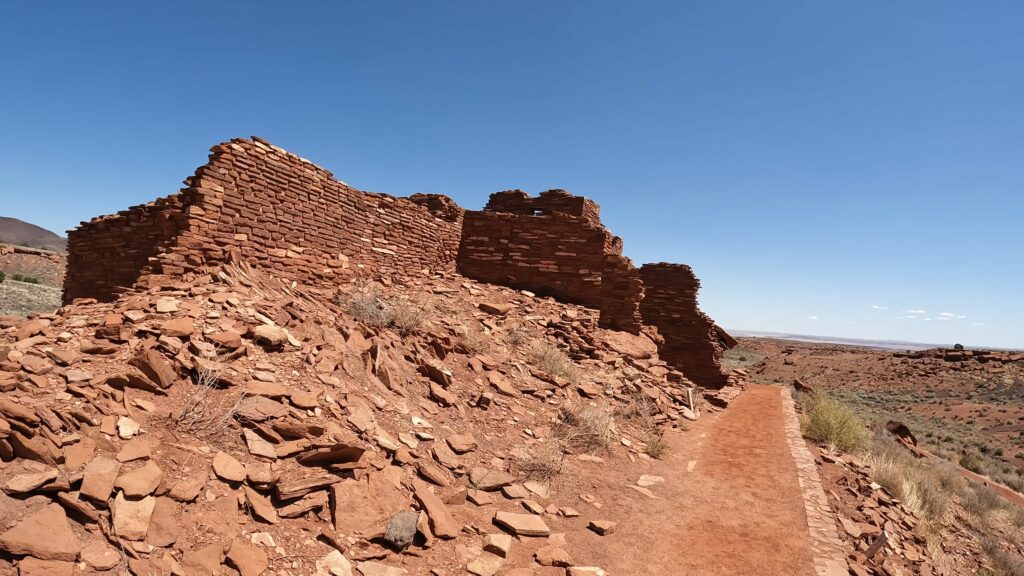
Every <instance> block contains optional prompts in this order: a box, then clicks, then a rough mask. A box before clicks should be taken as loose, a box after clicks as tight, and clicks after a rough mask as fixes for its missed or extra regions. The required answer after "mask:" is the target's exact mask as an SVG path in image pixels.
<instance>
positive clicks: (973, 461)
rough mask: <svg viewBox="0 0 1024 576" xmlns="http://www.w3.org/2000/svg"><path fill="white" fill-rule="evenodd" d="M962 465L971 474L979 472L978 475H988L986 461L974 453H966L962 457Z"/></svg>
mask: <svg viewBox="0 0 1024 576" xmlns="http://www.w3.org/2000/svg"><path fill="white" fill-rule="evenodd" d="M960 465H961V466H963V467H964V468H967V469H968V470H970V471H971V472H977V473H978V474H983V475H984V474H987V471H988V469H987V467H986V466H985V461H984V460H982V458H981V456H979V455H978V454H976V453H974V452H964V453H963V454H962V455H961V456H960Z"/></svg>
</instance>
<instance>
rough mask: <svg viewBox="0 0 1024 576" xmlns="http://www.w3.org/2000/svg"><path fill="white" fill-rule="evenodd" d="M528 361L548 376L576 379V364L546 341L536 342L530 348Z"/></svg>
mask: <svg viewBox="0 0 1024 576" xmlns="http://www.w3.org/2000/svg"><path fill="white" fill-rule="evenodd" d="M530 361H531V362H532V363H533V365H534V366H535V367H536V368H537V369H538V370H540V371H541V372H543V373H545V374H547V375H548V376H555V377H558V378H565V379H566V380H569V381H573V380H575V379H576V365H575V364H573V363H572V360H570V359H569V357H568V356H566V354H565V352H562V351H561V350H559V349H558V347H556V346H554V345H552V344H548V343H546V342H537V343H536V344H534V345H533V347H532V348H530Z"/></svg>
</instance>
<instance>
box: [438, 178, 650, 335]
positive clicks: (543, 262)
mask: <svg viewBox="0 0 1024 576" xmlns="http://www.w3.org/2000/svg"><path fill="white" fill-rule="evenodd" d="M506 210H507V211H506ZM598 214H599V212H598V208H597V205H596V204H594V203H593V202H592V201H591V200H588V199H585V198H581V197H578V196H570V195H569V194H568V193H567V192H564V191H561V190H552V191H548V192H545V193H543V194H541V195H540V197H538V198H532V197H530V196H528V195H526V194H525V193H523V192H520V191H518V190H516V191H509V192H498V193H496V194H492V195H491V199H490V201H489V202H488V203H487V207H486V208H485V209H484V210H483V211H467V212H466V213H465V216H464V219H463V223H462V243H461V245H460V246H459V256H458V271H459V273H460V274H462V275H464V276H467V277H469V278H473V279H475V280H480V281H481V282H488V283H491V284H501V285H503V286H511V287H513V288H519V289H525V290H530V291H531V292H534V293H536V294H538V295H540V296H552V297H554V298H556V299H559V300H562V301H565V302H574V303H577V304H582V305H584V306H588V307H591V308H597V309H599V310H600V311H601V324H602V325H603V326H606V327H609V328H615V329H619V330H626V331H629V332H634V333H636V332H639V330H640V314H639V302H640V298H642V295H643V288H642V284H641V282H640V279H639V275H638V274H636V272H635V269H634V268H633V265H632V263H630V261H629V259H628V258H626V257H624V256H622V241H621V239H619V238H617V237H615V236H613V235H612V234H611V232H609V231H608V230H607V229H606V228H605V227H604V226H602V225H601V223H600V220H599V218H598Z"/></svg>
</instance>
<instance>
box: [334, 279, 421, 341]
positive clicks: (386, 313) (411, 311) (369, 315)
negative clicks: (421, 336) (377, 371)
mask: <svg viewBox="0 0 1024 576" xmlns="http://www.w3.org/2000/svg"><path fill="white" fill-rule="evenodd" d="M343 304H344V307H345V311H346V312H348V314H349V315H350V316H352V317H353V318H355V319H356V320H359V321H360V322H363V323H364V324H368V325H370V326H376V327H378V328H386V327H393V328H395V329H397V330H399V331H401V332H412V331H413V330H416V329H417V328H419V327H420V326H422V325H423V323H424V322H425V321H426V320H427V318H428V317H429V315H430V313H429V310H428V309H427V307H425V306H422V305H420V304H417V303H416V302H413V301H412V300H409V299H408V298H387V297H385V296H383V295H381V293H380V290H379V289H378V288H377V287H376V286H374V285H372V284H360V285H357V286H356V288H355V290H353V292H352V293H351V294H350V295H348V297H347V298H346V299H345V300H344V302H343Z"/></svg>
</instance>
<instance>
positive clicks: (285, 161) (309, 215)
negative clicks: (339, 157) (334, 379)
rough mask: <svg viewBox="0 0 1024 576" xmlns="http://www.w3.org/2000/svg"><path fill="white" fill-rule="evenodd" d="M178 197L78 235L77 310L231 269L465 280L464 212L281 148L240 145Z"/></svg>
mask: <svg viewBox="0 0 1024 576" xmlns="http://www.w3.org/2000/svg"><path fill="white" fill-rule="evenodd" d="M185 184H186V186H187V187H186V188H185V189H183V190H182V191H181V192H180V193H179V194H178V195H176V196H172V197H170V198H165V199H162V200H159V201H156V202H153V203H150V204H147V205H145V206H138V207H135V208H132V209H129V210H126V211H124V212H121V213H118V214H116V215H114V216H105V217H100V218H97V219H94V220H93V221H91V222H88V223H83V224H82V226H81V227H79V228H78V229H76V230H74V231H72V232H71V233H69V252H70V254H71V257H70V259H69V274H68V280H67V282H66V283H65V301H70V300H72V299H74V298H77V297H86V296H89V297H95V298H99V299H111V298H113V297H114V295H115V294H116V292H117V290H118V289H119V288H121V287H128V286H131V285H133V284H134V283H136V282H139V283H148V284H153V283H154V282H161V281H164V280H165V279H175V278H180V277H181V276H182V275H183V274H186V273H187V272H188V271H189V270H197V269H199V270H202V269H209V268H212V267H215V266H217V265H219V264H222V263H224V262H226V261H227V260H228V259H229V258H237V259H240V260H241V261H245V262H248V263H250V264H252V265H254V266H257V267H260V268H263V269H268V270H271V271H274V272H277V273H281V274H285V275H288V276H289V277H291V278H295V279H297V280H303V281H309V282H331V281H337V280H339V279H340V278H341V277H347V276H351V275H355V274H361V273H372V274H377V275H381V274H418V273H423V272H425V271H428V270H448V271H451V270H454V266H455V256H456V253H457V251H458V246H459V238H460V235H461V218H462V210H461V209H460V208H458V206H457V205H455V204H454V202H452V201H451V200H450V199H447V198H445V197H441V196H436V195H419V196H418V197H417V199H416V200H411V199H403V198H395V197H392V196H388V195H385V194H374V193H369V192H362V191H359V190H356V189H355V188H352V187H350V186H348V185H347V184H345V183H344V182H341V181H339V180H336V179H334V177H333V176H332V175H331V173H330V172H328V171H327V170H324V169H323V168H321V167H319V166H317V165H315V164H313V163H312V162H309V161H308V160H305V159H303V158H300V157H299V156H296V155H295V154H292V153H289V152H287V151H285V150H282V149H281V148H278V147H276V146H273V145H271V144H270V143H268V142H266V141H264V140H261V139H258V138H253V139H252V140H246V139H235V140H232V141H230V142H225V143H222V144H218V145H216V146H214V147H213V148H212V149H211V154H210V158H209V162H208V163H207V164H206V165H204V166H202V167H200V168H199V169H198V170H196V172H195V175H193V176H191V177H190V178H188V179H186V181H185Z"/></svg>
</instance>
